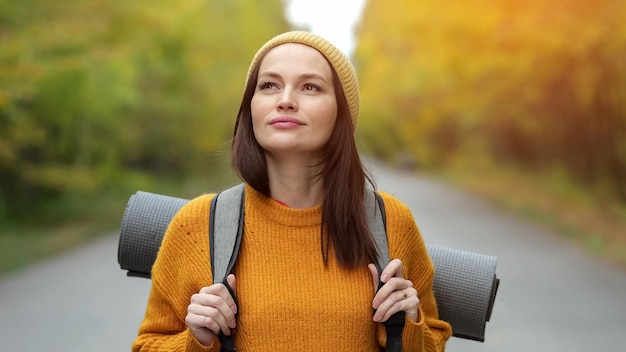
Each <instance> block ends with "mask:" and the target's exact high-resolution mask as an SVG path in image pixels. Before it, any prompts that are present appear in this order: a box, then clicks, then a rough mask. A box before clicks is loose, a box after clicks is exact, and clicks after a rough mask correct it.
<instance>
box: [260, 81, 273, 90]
mask: <svg viewBox="0 0 626 352" xmlns="http://www.w3.org/2000/svg"><path fill="white" fill-rule="evenodd" d="M277 86H278V85H277V84H276V83H274V82H261V83H260V84H259V86H258V87H259V89H260V90H264V89H273V88H276V87H277Z"/></svg>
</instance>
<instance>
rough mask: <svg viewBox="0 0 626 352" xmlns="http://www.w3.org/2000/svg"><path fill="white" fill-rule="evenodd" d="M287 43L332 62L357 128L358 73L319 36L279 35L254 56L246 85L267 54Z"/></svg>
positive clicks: (289, 33) (337, 50)
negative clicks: (308, 48) (306, 48)
mask: <svg viewBox="0 0 626 352" xmlns="http://www.w3.org/2000/svg"><path fill="white" fill-rule="evenodd" d="M286 43H299V44H304V45H308V46H310V47H312V48H314V49H316V50H317V51H319V52H320V53H321V54H322V55H324V57H325V58H326V60H328V62H330V65H331V66H332V67H333V69H334V70H335V72H337V76H338V77H339V82H340V83H341V88H342V89H343V94H344V96H345V97H346V101H347V102H348V107H349V109H350V117H351V119H352V126H353V127H356V124H357V121H358V119H359V85H358V83H357V78H356V71H355V70H354V67H353V66H352V63H351V62H350V59H348V57H347V56H346V55H345V54H344V53H342V52H341V50H339V49H338V48H337V47H336V46H334V45H333V44H332V43H330V42H329V41H327V40H326V39H324V38H322V37H320V36H318V35H315V34H313V33H309V32H303V31H293V32H286V33H283V34H279V35H277V36H275V37H274V38H272V39H270V40H269V41H268V42H267V43H265V44H264V45H263V46H262V47H261V49H259V51H257V53H256V55H254V58H253V59H252V62H251V63H250V67H249V68H248V75H247V77H246V83H247V82H248V80H249V79H250V75H251V74H252V71H253V70H254V69H255V67H256V66H257V65H258V64H259V62H260V61H261V59H262V58H263V57H264V56H265V54H267V52H268V51H270V50H271V49H272V48H274V47H276V46H279V45H281V44H286Z"/></svg>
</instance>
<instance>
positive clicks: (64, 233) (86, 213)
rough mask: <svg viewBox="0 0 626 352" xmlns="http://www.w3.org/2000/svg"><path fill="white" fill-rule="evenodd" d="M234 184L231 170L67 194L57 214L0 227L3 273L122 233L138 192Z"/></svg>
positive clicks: (187, 192)
mask: <svg viewBox="0 0 626 352" xmlns="http://www.w3.org/2000/svg"><path fill="white" fill-rule="evenodd" d="M234 182H236V178H235V177H234V175H233V174H232V173H228V172H221V173H219V174H218V173H212V174H211V177H209V178H204V177H191V178H187V179H184V180H180V179H176V180H174V179H170V180H159V181H154V182H147V183H145V184H144V185H143V186H141V187H140V188H138V189H134V188H133V189H132V190H128V189H126V190H124V189H118V190H108V191H103V192H100V193H98V194H91V195H82V196H67V197H64V198H62V199H60V200H59V201H58V202H57V203H55V204H53V205H51V208H54V209H56V210H55V211H56V213H53V214H52V215H51V214H48V215H46V216H39V217H34V218H33V219H31V220H29V221H22V222H19V223H12V224H2V226H0V275H2V274H7V273H10V272H13V271H16V270H18V269H21V268H24V267H26V266H28V265H31V264H33V263H35V262H37V261H40V260H42V259H45V258H48V257H50V256H53V255H58V254H60V253H62V252H64V251H67V250H70V249H72V248H75V247H76V246H78V245H80V244H83V243H85V242H86V241H89V240H91V239H94V238H97V237H98V236H103V235H106V234H111V233H115V232H119V230H120V225H121V221H122V217H123V214H124V210H125V208H126V203H127V202H128V198H129V197H130V196H131V195H132V194H133V193H135V192H136V191H137V190H142V191H147V192H154V193H159V194H165V195H172V196H176V197H183V198H193V197H195V196H197V195H200V194H202V193H207V192H215V191H216V190H219V189H222V188H224V187H226V186H228V185H230V184H234ZM62 209H66V210H62ZM54 214H56V216H55V215H54ZM111 260H114V258H113V257H112V259H111Z"/></svg>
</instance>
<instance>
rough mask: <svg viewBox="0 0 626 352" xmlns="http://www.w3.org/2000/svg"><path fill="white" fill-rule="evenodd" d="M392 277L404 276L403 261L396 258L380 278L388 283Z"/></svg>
mask: <svg viewBox="0 0 626 352" xmlns="http://www.w3.org/2000/svg"><path fill="white" fill-rule="evenodd" d="M392 277H402V261H401V260H400V259H397V258H396V259H394V260H392V261H391V262H389V264H387V266H386V267H385V269H383V272H382V274H380V280H381V281H382V282H385V283H387V282H388V281H389V280H390V279H391V278H392Z"/></svg>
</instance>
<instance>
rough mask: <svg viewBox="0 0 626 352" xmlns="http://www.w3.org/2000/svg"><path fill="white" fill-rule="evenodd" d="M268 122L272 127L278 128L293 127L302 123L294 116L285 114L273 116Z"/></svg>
mask: <svg viewBox="0 0 626 352" xmlns="http://www.w3.org/2000/svg"><path fill="white" fill-rule="evenodd" d="M270 124H271V125H272V126H273V127H276V128H280V129H288V128H294V127H298V126H302V125H304V124H303V123H302V122H301V121H300V120H298V119H296V118H294V117H286V116H281V117H275V118H273V119H272V120H271V121H270Z"/></svg>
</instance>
